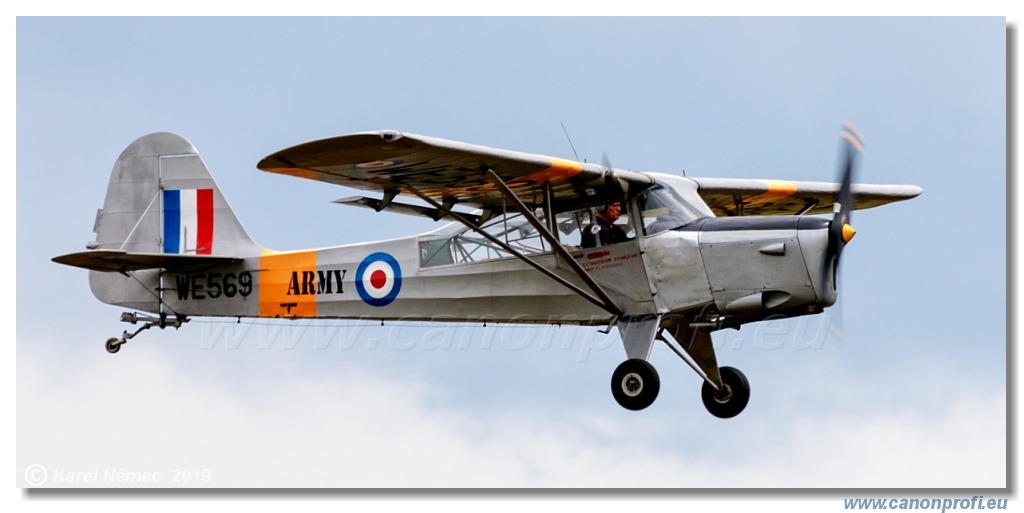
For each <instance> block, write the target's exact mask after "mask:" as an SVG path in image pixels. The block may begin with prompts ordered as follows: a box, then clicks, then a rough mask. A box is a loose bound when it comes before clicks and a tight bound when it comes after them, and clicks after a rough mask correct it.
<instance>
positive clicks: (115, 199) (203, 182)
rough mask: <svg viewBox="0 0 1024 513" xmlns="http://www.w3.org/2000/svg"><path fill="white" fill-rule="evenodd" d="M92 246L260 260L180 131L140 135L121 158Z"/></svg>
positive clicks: (251, 242) (138, 251)
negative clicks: (253, 257) (179, 134)
mask: <svg viewBox="0 0 1024 513" xmlns="http://www.w3.org/2000/svg"><path fill="white" fill-rule="evenodd" d="M94 231H95V232H96V241H95V242H93V243H92V244H90V245H89V247H90V249H110V250H121V251H126V252H129V253H170V254H196V255H225V256H237V257H245V256H252V255H258V254H259V253H260V251H261V250H262V248H261V247H260V246H259V245H258V244H256V243H255V242H254V241H253V240H252V239H251V238H250V237H249V235H248V234H247V233H246V232H245V229H244V228H243V227H242V225H241V223H240V222H239V221H238V218H236V217H235V214H234V212H233V211H232V210H231V207H230V206H228V203H227V201H226V200H225V199H224V196H223V195H222V194H221V192H220V189H219V188H218V187H217V184H216V182H214V180H213V177H212V176H211V175H210V172H209V170H207V168H206V165H205V164H204V163H203V161H202V159H201V158H200V157H199V154H198V152H197V151H196V149H195V147H193V146H192V145H191V144H190V143H189V142H188V141H186V140H185V139H184V138H182V137H181V136H178V135H176V134H172V133H167V132H161V133H155V134H150V135H146V136H143V137H140V138H139V139H137V140H136V141H135V142H133V143H132V144H130V145H129V146H128V147H127V148H125V150H124V151H123V152H121V156H120V157H118V159H117V162H116V163H115V164H114V169H113V171H112V172H111V175H110V184H109V185H108V187H107V196H106V200H105V201H104V203H103V208H102V209H101V210H100V211H99V212H97V215H96V225H95V228H94Z"/></svg>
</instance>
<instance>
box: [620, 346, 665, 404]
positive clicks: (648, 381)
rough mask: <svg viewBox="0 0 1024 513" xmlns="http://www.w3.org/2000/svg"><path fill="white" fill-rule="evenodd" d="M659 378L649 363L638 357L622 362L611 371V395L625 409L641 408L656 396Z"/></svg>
mask: <svg viewBox="0 0 1024 513" xmlns="http://www.w3.org/2000/svg"><path fill="white" fill-rule="evenodd" d="M660 388H661V380H660V379H658V371H656V370H654V367H653V366H651V364H649V363H647V362H646V361H644V360H640V359H636V358H634V359H630V360H626V361H624V362H622V363H621V364H619V366H618V367H617V368H616V369H615V372H613V373H612V396H614V397H615V401H616V402H618V403H619V405H620V406H622V407H623V408H625V409H627V410H633V411H636V410H642V409H644V408H646V407H648V406H650V405H651V403H653V402H654V400H655V399H656V398H657V397H658V390H659V389H660Z"/></svg>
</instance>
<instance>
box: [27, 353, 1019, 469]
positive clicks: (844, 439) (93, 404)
mask: <svg viewBox="0 0 1024 513" xmlns="http://www.w3.org/2000/svg"><path fill="white" fill-rule="evenodd" d="M20 353H21V354H19V358H18V420H17V422H18V469H19V471H18V473H19V475H18V483H19V485H21V486H24V485H25V484H27V483H26V474H25V469H27V468H29V467H30V466H31V465H34V464H38V465H42V466H43V467H44V468H45V469H46V470H47V472H48V481H47V482H46V483H45V484H46V485H50V486H69V485H76V484H75V483H68V482H67V480H68V479H69V476H72V477H73V476H76V475H85V474H87V473H89V472H96V473H97V474H98V479H100V480H109V478H110V475H108V474H105V473H109V472H113V473H114V474H115V475H121V476H122V478H124V476H127V478H131V477H132V476H137V475H138V474H139V473H144V472H150V473H159V474H160V481H159V482H158V483H144V484H145V486H147V487H152V486H154V484H155V485H156V486H216V487H284V488H287V487H358V488H367V487H403V488H409V487H457V488H472V487H489V488H493V487H499V488H500V487H516V488H519V487H561V488H587V487H600V488H630V487H659V488H678V487H684V488H716V487H721V488H749V487H757V488H761V487H764V488H778V487H794V488H813V487H827V488H845V487H868V488H882V487H958V488H972V487H1002V486H1004V485H1005V482H1004V479H1005V451H1006V432H1005V398H1004V396H1003V394H1002V393H997V394H991V395H988V396H985V397H984V398H981V399H979V396H980V392H981V390H980V388H979V389H977V390H975V392H978V393H973V394H972V393H971V392H972V391H971V390H965V391H963V392H962V393H960V394H959V395H956V396H953V397H952V398H951V399H950V401H949V402H948V404H947V407H945V408H939V409H937V410H935V411H928V412H921V411H917V410H913V409H908V410H907V412H906V413H902V414H901V413H892V411H891V409H887V408H881V409H880V410H878V411H867V412H865V411H861V412H836V411H830V412H824V413H822V412H812V411H807V412H805V413H803V414H794V413H793V411H795V410H792V409H790V408H780V409H766V410H765V411H768V412H769V413H767V414H765V413H763V412H762V413H761V417H757V418H751V419H746V420H745V421H744V423H742V424H733V425H731V426H728V427H727V428H722V433H721V434H719V435H718V436H716V437H709V438H708V439H711V438H714V443H715V444H716V447H717V449H715V450H713V451H709V450H707V448H706V447H704V442H703V441H702V440H703V439H702V438H701V437H699V436H694V431H692V426H691V430H690V431H687V430H686V429H682V428H680V429H679V430H678V431H676V430H675V427H674V426H672V425H665V426H663V427H664V429H663V430H662V429H655V430H651V429H649V428H644V427H643V425H642V424H641V422H640V421H636V420H635V419H638V418H643V417H642V416H643V415H646V413H641V414H639V415H640V416H618V415H617V414H618V413H620V412H617V411H597V412H595V411H590V410H587V411H581V410H576V411H566V412H564V413H561V414H553V413H552V412H551V411H549V410H547V409H540V408H538V409H537V410H534V411H524V410H523V409H522V408H519V409H518V410H516V411H507V412H504V413H498V414H496V413H493V411H495V410H494V409H493V408H492V409H489V410H488V412H487V413H483V412H480V411H472V410H469V409H457V408H455V407H451V406H448V407H438V406H434V405H435V404H436V403H437V402H438V400H437V398H438V397H443V396H444V395H445V393H446V392H445V390H443V389H442V388H440V387H438V386H437V385H436V384H432V383H430V382H427V381H424V380H422V379H417V378H407V379H399V380H395V379H382V378H380V377H375V376H373V375H371V374H369V373H368V372H366V371H365V370H356V369H353V368H351V367H350V366H342V367H339V368H338V370H337V372H336V373H335V374H333V375H331V376H323V375H314V374H312V373H308V372H304V371H303V369H302V368H301V366H297V367H289V368H288V370H286V371H281V368H280V367H275V368H270V367H269V366H268V365H266V364H264V363H257V364H256V365H257V366H258V367H259V368H258V369H255V370H254V371H253V372H254V375H253V377H252V378H250V379H249V380H247V381H252V382H259V386H239V383H238V382H235V381H230V382H229V381H228V380H225V379H224V378H223V377H222V376H218V375H217V374H212V373H209V372H195V371H194V368H189V367H184V366H180V365H178V364H173V363H170V362H168V361H167V360H164V359H161V358H160V357H158V356H156V355H155V354H154V353H152V352H145V351H136V352H133V353H132V354H131V358H130V360H129V359H127V358H122V357H120V356H119V357H117V358H111V357H108V356H107V355H105V354H97V355H96V356H95V357H92V358H85V359H84V361H79V362H77V364H78V367H77V368H76V369H75V370H72V371H62V372H55V370H54V367H53V366H52V365H50V364H48V359H47V358H45V357H43V356H41V355H40V354H38V353H37V352H30V351H20ZM227 356H228V358H226V359H229V358H230V357H232V356H239V355H227ZM265 361H272V360H269V359H268V360H262V362H265ZM248 363H250V364H252V363H253V362H251V361H250V362H248ZM232 379H234V378H232ZM874 388H875V391H876V393H877V390H878V389H880V387H874ZM942 390H948V387H945V388H943V389H942ZM825 393H828V392H825ZM893 393H897V392H893ZM498 411H500V410H498ZM649 413H650V414H652V415H656V414H657V412H649ZM750 413H751V412H746V413H745V414H744V415H748V414H750ZM696 415H706V413H704V412H693V415H690V414H689V413H688V414H687V417H693V416H696ZM714 422H739V420H738V419H737V420H733V421H718V420H717V419H715V420H714ZM693 423H694V424H697V425H699V423H698V421H693ZM712 425H718V426H725V424H712ZM724 436H732V437H736V438H735V440H734V443H732V442H730V440H723V439H722V438H723V437H724ZM207 469H208V470H209V474H205V472H206V471H207ZM120 471H124V472H122V473H121V474H117V473H118V472H120ZM196 471H198V473H197V472H196ZM83 473H85V474H83ZM207 475H208V476H209V481H206V480H205V479H206V476H207ZM197 477H198V478H199V481H198V482H196V481H195V478H197ZM176 478H177V479H178V480H179V482H175V479H176ZM184 478H190V479H191V481H187V482H180V481H181V480H182V479H184ZM58 479H60V480H62V481H63V482H61V483H58V482H55V481H56V480H58ZM83 485H84V486H122V485H128V486H136V484H133V483H130V482H129V483H123V482H100V483H97V484H92V483H84V484H83Z"/></svg>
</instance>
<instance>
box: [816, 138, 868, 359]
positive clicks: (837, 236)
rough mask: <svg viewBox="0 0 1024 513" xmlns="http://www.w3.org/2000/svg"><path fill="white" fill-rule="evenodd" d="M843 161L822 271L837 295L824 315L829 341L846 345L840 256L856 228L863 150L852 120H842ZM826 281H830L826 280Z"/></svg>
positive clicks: (862, 141)
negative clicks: (859, 163)
mask: <svg viewBox="0 0 1024 513" xmlns="http://www.w3.org/2000/svg"><path fill="white" fill-rule="evenodd" d="M841 137H842V140H843V142H844V143H843V157H844V158H843V162H842V164H841V166H840V168H839V169H840V173H841V175H840V185H839V191H838V192H837V193H836V201H835V207H834V211H835V214H834V215H833V217H832V223H831V224H830V225H829V230H828V254H827V255H826V259H825V261H826V262H828V263H829V265H828V266H826V267H825V268H824V269H823V271H824V273H826V276H824V277H823V278H827V273H831V274H832V276H831V278H832V286H833V292H834V293H835V294H836V296H835V299H834V301H835V303H834V306H833V308H832V311H833V316H829V317H823V320H824V321H825V322H828V323H829V324H828V331H827V332H826V334H825V337H826V340H831V341H834V342H835V343H836V344H838V345H839V346H842V344H843V339H844V335H843V317H844V316H843V307H842V304H841V303H840V301H839V292H838V289H839V255H840V254H841V253H842V252H843V249H844V248H845V247H846V245H847V244H848V243H849V242H850V241H851V240H853V236H854V235H856V234H857V231H856V230H854V229H853V226H851V225H850V211H851V210H853V174H854V172H855V169H856V167H857V158H858V155H859V154H861V153H863V152H864V138H863V137H862V136H861V135H860V132H858V131H857V128H856V127H854V126H853V124H852V123H850V122H848V121H846V122H843V131H842V136H841ZM826 283H827V282H826Z"/></svg>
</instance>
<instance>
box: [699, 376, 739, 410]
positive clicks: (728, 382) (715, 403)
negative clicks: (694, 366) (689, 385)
mask: <svg viewBox="0 0 1024 513" xmlns="http://www.w3.org/2000/svg"><path fill="white" fill-rule="evenodd" d="M718 372H719V373H720V374H721V375H722V383H723V384H724V385H725V387H723V389H722V390H720V391H716V390H715V389H714V388H713V387H712V386H711V385H710V384H709V383H708V382H707V381H705V382H704V387H703V388H701V390H700V396H701V399H703V400H704V407H705V408H707V409H708V411H709V412H711V414H712V415H714V416H716V417H718V418H720V419H731V418H733V417H735V416H737V415H739V414H740V412H742V411H743V409H744V408H746V407H747V402H749V401H750V384H749V383H747V377H746V376H744V375H743V373H742V372H740V371H738V370H736V369H734V368H732V367H722V368H720V369H718Z"/></svg>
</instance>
